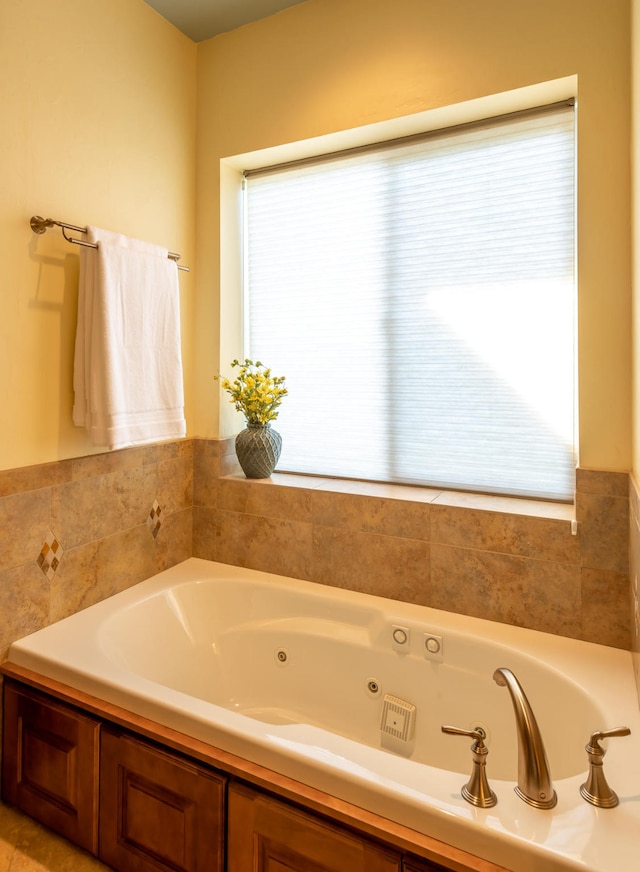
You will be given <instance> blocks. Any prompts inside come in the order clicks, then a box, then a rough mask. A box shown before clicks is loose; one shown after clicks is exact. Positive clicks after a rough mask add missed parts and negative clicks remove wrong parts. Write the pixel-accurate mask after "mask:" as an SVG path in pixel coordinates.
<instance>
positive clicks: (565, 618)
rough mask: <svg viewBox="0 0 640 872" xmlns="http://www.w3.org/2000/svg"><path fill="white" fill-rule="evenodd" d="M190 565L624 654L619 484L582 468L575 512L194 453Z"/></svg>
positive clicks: (212, 450)
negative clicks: (382, 599) (233, 568)
mask: <svg viewBox="0 0 640 872" xmlns="http://www.w3.org/2000/svg"><path fill="white" fill-rule="evenodd" d="M194 470H195V472H194V483H195V485H194V555H195V556H197V557H204V558H208V559H211V560H219V561H222V562H224V563H232V564H236V565H239V566H246V567H250V568H254V569H262V570H266V571H268V572H275V573H278V574H282V575H288V576H295V577H298V578H304V579H308V580H310V581H316V582H321V583H323V584H331V585H335V586H338V587H346V588H350V589H352V590H358V591H364V592H366V593H373V594H378V595H382V596H387V597H391V598H394V599H402V600H407V601H410V602H416V603H421V604H425V605H431V606H434V607H436V608H440V609H445V610H447V611H455V612H461V613H464V614H469V615H474V616H477V617H482V618H487V619H489V620H494V621H501V622H504V623H509V624H516V625H518V626H523V627H529V628H532V629H537V630H543V631H545V632H550V633H555V634H558V635H564V636H570V637H573V638H577V639H583V640H586V641H593V642H598V643H600V644H604V645H612V646H615V647H620V648H626V649H628V648H629V646H630V625H631V615H630V609H629V565H628V542H629V485H628V481H629V476H628V475H627V474H626V473H609V472H602V471H598V470H587V469H579V470H578V474H577V483H576V489H577V492H576V509H575V513H576V516H577V521H578V525H577V533H576V535H574V534H573V533H572V524H571V519H572V518H573V517H574V513H573V509H572V507H567V506H557V505H554V504H547V505H546V506H545V505H543V506H542V507H541V505H540V503H533V502H532V501H529V500H516V499H511V498H500V497H483V496H474V495H467V494H456V493H446V492H439V491H437V490H433V491H430V490H428V489H421V488H410V487H395V486H394V487H391V486H385V485H375V484H368V485H367V484H363V483H356V482H335V481H334V482H330V481H326V480H323V479H313V478H309V477H296V476H287V475H275V476H273V478H272V479H271V480H266V481H248V480H246V479H245V478H244V477H243V476H242V474H238V471H237V466H236V464H235V457H234V454H233V443H232V442H231V440H226V441H220V442H216V441H205V440H196V441H195V446H194Z"/></svg>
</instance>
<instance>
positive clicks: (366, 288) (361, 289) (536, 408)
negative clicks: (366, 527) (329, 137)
mask: <svg viewBox="0 0 640 872" xmlns="http://www.w3.org/2000/svg"><path fill="white" fill-rule="evenodd" d="M574 154H575V148H574V110H573V107H572V106H569V105H562V106H554V107H548V108H547V109H545V110H539V111H535V112H530V113H526V114H521V115H515V116H507V117H505V118H503V119H499V120H492V121H491V122H484V123H482V124H479V125H470V126H467V127H462V128H452V129H450V130H449V131H439V132H438V133H437V134H435V135H429V136H426V137H424V138H419V139H417V140H414V139H412V140H407V141H404V142H400V143H387V144H386V145H382V146H377V147H375V148H369V149H365V150H362V151H355V152H351V153H345V154H344V156H339V155H338V156H336V155H331V156H329V157H327V159H326V160H314V161H313V162H307V163H304V162H302V163H300V164H299V165H290V166H284V167H282V168H280V169H277V168H275V169H270V170H269V171H267V172H263V173H260V172H258V173H256V174H249V175H248V178H247V183H246V246H247V248H246V283H247V288H246V312H245V324H246V334H247V335H246V348H245V353H246V354H247V355H248V356H251V357H252V358H254V359H259V360H261V361H262V362H263V363H265V364H267V365H268V366H270V367H271V368H272V369H273V371H274V373H276V374H277V375H286V377H287V387H288V389H289V396H288V397H287V398H286V399H285V401H284V402H283V405H282V407H281V411H280V416H279V418H278V420H277V421H276V422H275V424H274V426H275V427H276V429H277V430H278V431H279V432H280V433H281V434H282V437H283V450H282V456H281V459H280V463H279V466H278V469H279V470H286V471H292V472H300V473H308V474H319V475H330V476H342V477H348V478H359V479H368V480H377V481H390V482H404V483H415V484H423V485H433V486H437V487H453V488H462V489H466V490H477V491H488V492H494V493H510V494H520V495H529V496H536V497H542V498H551V499H565V500H567V499H572V498H573V492H574V474H575V450H574V406H575V401H574V388H575V385H574V381H575V375H574V333H575V323H574V322H575V277H574V264H575V239H574V237H575V230H574V225H575V217H574V200H575V180H574V172H575V169H574V163H575V157H574Z"/></svg>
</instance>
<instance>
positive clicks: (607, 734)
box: [585, 727, 631, 757]
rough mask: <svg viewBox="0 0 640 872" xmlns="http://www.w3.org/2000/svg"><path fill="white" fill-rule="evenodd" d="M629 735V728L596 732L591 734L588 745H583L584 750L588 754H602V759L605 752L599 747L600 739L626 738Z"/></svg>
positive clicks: (615, 728)
mask: <svg viewBox="0 0 640 872" xmlns="http://www.w3.org/2000/svg"><path fill="white" fill-rule="evenodd" d="M630 733H631V730H630V729H629V727H614V728H613V730H596V731H595V733H591V738H590V739H589V744H588V745H585V750H586V751H587V753H588V754H602V756H603V757H604V755H605V751H604V749H603V748H601V747H600V745H599V742H600V740H601V739H612V738H613V737H614V736H628V735H629V734H630Z"/></svg>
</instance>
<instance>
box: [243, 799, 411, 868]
mask: <svg viewBox="0 0 640 872" xmlns="http://www.w3.org/2000/svg"><path fill="white" fill-rule="evenodd" d="M227 839H228V843H227V857H228V868H229V870H233V872H399V869H400V856H399V854H397V853H395V852H394V851H392V850H388V849H386V848H383V847H381V846H379V845H377V844H375V843H373V842H370V841H369V840H368V839H366V838H364V837H362V836H359V835H358V834H356V833H352V832H351V831H349V830H347V829H343V828H342V827H338V826H335V825H333V824H331V823H330V822H328V821H325V820H323V819H322V818H319V817H316V816H315V815H312V814H309V813H307V812H304V811H302V810H300V809H298V808H296V807H295V806H290V805H288V804H286V803H283V802H280V801H279V800H277V799H273V798H272V797H270V796H266V795H263V794H260V793H257V792H255V791H254V790H251V789H250V788H248V787H245V786H243V785H238V784H234V785H232V786H231V787H230V788H229V798H228V829H227Z"/></svg>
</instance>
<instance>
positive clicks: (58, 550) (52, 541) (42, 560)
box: [37, 532, 63, 581]
mask: <svg viewBox="0 0 640 872" xmlns="http://www.w3.org/2000/svg"><path fill="white" fill-rule="evenodd" d="M62 554H63V551H62V545H61V544H60V543H59V542H58V540H57V539H56V537H55V536H54V535H53V533H51V532H49V534H48V535H47V538H46V539H45V540H44V545H43V546H42V549H41V550H40V554H39V555H38V560H37V563H38V566H39V567H40V569H41V570H42V571H43V573H44V574H45V575H46V577H47V578H48V579H49V581H53V579H54V577H55V574H56V570H57V569H58V566H60V560H61V559H62Z"/></svg>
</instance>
